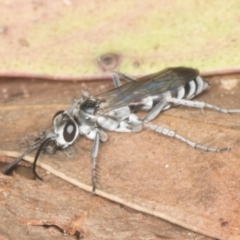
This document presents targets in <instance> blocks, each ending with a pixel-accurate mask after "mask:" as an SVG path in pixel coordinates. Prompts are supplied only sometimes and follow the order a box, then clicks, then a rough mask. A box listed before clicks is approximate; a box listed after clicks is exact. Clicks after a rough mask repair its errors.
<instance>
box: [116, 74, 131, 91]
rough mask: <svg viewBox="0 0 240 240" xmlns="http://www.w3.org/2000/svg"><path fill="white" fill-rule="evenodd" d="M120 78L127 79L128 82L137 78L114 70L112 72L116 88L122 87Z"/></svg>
mask: <svg viewBox="0 0 240 240" xmlns="http://www.w3.org/2000/svg"><path fill="white" fill-rule="evenodd" d="M120 78H121V79H123V80H125V81H126V82H134V81H135V80H134V79H133V78H130V77H128V76H126V75H124V74H122V73H119V72H113V74H112V79H113V84H114V86H115V88H118V87H121V86H122V83H121V81H120Z"/></svg>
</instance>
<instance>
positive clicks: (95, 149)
mask: <svg viewBox="0 0 240 240" xmlns="http://www.w3.org/2000/svg"><path fill="white" fill-rule="evenodd" d="M99 139H100V134H99V132H98V131H97V132H96V136H95V138H94V142H93V146H92V151H91V157H92V186H93V189H92V192H93V193H95V189H96V184H97V180H96V159H97V155H98V149H99Z"/></svg>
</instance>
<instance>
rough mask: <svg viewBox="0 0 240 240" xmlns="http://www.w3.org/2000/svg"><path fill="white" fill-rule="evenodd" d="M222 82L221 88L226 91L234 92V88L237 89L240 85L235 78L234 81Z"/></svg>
mask: <svg viewBox="0 0 240 240" xmlns="http://www.w3.org/2000/svg"><path fill="white" fill-rule="evenodd" d="M220 82H221V88H223V89H226V90H232V89H233V88H235V87H236V86H237V85H238V83H239V80H238V79H236V78H234V79H227V80H226V79H222V80H220Z"/></svg>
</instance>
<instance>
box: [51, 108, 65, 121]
mask: <svg viewBox="0 0 240 240" xmlns="http://www.w3.org/2000/svg"><path fill="white" fill-rule="evenodd" d="M63 113H64V111H63V110H61V111H58V112H56V113H55V114H54V116H53V119H52V122H54V120H55V118H56V117H57V116H58V115H60V114H63Z"/></svg>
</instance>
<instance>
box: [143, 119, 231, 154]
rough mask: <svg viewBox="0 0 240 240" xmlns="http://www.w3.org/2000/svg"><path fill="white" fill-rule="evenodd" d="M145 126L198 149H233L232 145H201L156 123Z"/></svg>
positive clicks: (219, 150) (212, 150)
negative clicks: (221, 146)
mask: <svg viewBox="0 0 240 240" xmlns="http://www.w3.org/2000/svg"><path fill="white" fill-rule="evenodd" d="M144 126H145V127H147V128H150V129H152V130H153V131H155V132H157V133H160V134H163V135H165V136H168V137H174V138H177V139H179V140H180V141H182V142H184V143H186V144H188V145H190V146H191V147H193V148H198V149H201V150H204V151H208V152H222V151H226V150H230V149H231V147H225V148H210V147H207V146H204V145H200V144H198V143H195V142H193V141H191V140H189V139H187V138H185V137H183V136H181V135H178V134H177V133H175V132H174V131H172V130H169V129H167V128H163V127H160V126H157V125H154V124H152V123H144Z"/></svg>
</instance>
